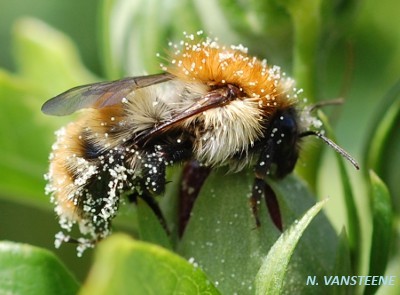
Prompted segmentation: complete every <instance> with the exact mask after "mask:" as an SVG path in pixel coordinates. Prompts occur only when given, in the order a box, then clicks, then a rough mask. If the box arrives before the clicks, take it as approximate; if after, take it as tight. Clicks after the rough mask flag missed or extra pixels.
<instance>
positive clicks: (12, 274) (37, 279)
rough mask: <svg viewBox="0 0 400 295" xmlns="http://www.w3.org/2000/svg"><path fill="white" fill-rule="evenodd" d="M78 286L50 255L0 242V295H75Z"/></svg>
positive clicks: (18, 245)
mask: <svg viewBox="0 0 400 295" xmlns="http://www.w3.org/2000/svg"><path fill="white" fill-rule="evenodd" d="M78 287H79V286H78V283H77V281H76V280H75V278H74V277H73V276H72V275H71V274H70V273H69V271H68V270H67V269H66V268H65V267H64V265H63V264H62V263H61V262H60V261H59V260H58V258H57V257H55V256H54V254H52V253H51V252H49V251H47V250H44V249H40V248H37V247H33V246H29V245H25V244H17V243H11V242H0V293H1V294H21V295H36V294H37V295H47V294H48V295H50V294H65V295H67V294H76V292H77V291H78Z"/></svg>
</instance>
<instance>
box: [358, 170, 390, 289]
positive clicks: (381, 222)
mask: <svg viewBox="0 0 400 295" xmlns="http://www.w3.org/2000/svg"><path fill="white" fill-rule="evenodd" d="M370 181H371V207H372V208H371V209H372V218H373V219H372V242H371V252H370V260H369V275H371V276H382V275H384V274H385V270H386V266H387V264H388V260H389V253H390V248H391V242H392V233H393V211H392V206H391V198H390V193H389V191H388V189H387V187H386V185H385V184H384V183H383V182H382V180H381V179H380V178H379V177H378V176H377V175H376V174H375V172H373V171H372V170H371V171H370ZM377 288H378V286H377V285H367V286H366V288H365V294H374V293H375V292H376V290H377Z"/></svg>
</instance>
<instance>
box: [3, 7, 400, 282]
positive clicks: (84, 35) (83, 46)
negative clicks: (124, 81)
mask: <svg viewBox="0 0 400 295" xmlns="http://www.w3.org/2000/svg"><path fill="white" fill-rule="evenodd" d="M173 2H174V1H164V2H163V1H161V2H160V3H163V4H160V5H158V6H157V3H158V1H154V0H152V1H145V0H143V1H140V0H137V1H103V2H99V1H95V0H87V1H77V0H70V1H51V0H32V1H26V0H25V1H23V0H16V1H11V0H2V1H1V3H0V68H1V69H0V83H1V84H0V100H1V103H2V104H3V107H2V108H1V109H0V125H1V128H0V132H1V133H0V169H1V170H2V171H0V177H1V178H2V179H0V239H6V240H12V241H18V242H26V243H30V244H33V245H38V246H41V247H45V248H48V249H51V250H52V251H55V252H56V253H57V255H59V256H60V257H61V258H62V259H63V260H64V262H65V263H66V264H67V265H68V266H69V267H70V268H71V269H73V271H74V273H75V274H76V275H77V276H78V278H79V279H80V280H83V278H84V277H85V275H86V272H87V268H88V265H89V261H90V259H91V257H90V254H89V255H85V256H84V257H83V258H76V254H75V248H74V247H69V246H68V245H64V246H63V247H62V248H61V249H59V250H54V248H53V240H54V234H55V233H56V232H58V231H59V226H58V223H57V221H56V218H55V214H54V213H53V210H52V206H51V204H50V203H49V202H48V197H47V196H45V195H44V193H43V191H44V185H45V182H44V180H43V174H44V173H45V172H46V169H47V155H48V153H49V151H50V148H51V144H52V142H53V139H54V138H53V135H52V134H53V131H54V130H56V129H57V128H58V127H59V126H61V125H62V124H64V123H65V122H67V121H68V120H70V119H71V118H48V117H45V116H44V115H42V114H41V113H40V106H41V104H42V103H43V102H44V101H46V100H47V99H48V98H50V97H51V96H53V95H55V94H57V93H59V92H61V91H63V90H65V89H67V88H69V87H72V86H74V85H77V84H83V83H86V82H90V81H95V80H98V79H101V78H96V77H102V79H105V78H118V77H121V76H123V75H132V74H141V73H143V72H144V71H145V70H147V71H149V72H154V71H156V70H157V68H158V63H159V61H158V60H157V59H156V58H155V53H156V52H163V50H164V49H165V48H166V44H167V42H168V41H170V40H174V39H175V38H176V36H181V32H182V31H189V32H193V31H194V30H197V29H204V31H205V32H213V34H214V35H215V36H218V37H220V39H221V40H222V41H225V42H229V43H243V44H244V45H246V46H248V47H249V50H250V52H251V53H256V54H258V55H259V56H261V57H265V58H268V61H269V62H270V63H272V64H273V63H277V64H280V65H282V67H283V69H284V70H285V71H286V72H288V73H289V74H290V75H295V76H296V78H299V80H300V81H301V82H300V83H304V85H307V77H306V75H307V74H304V75H301V74H299V72H300V73H301V69H300V70H299V67H297V68H296V66H294V65H293V60H294V59H296V58H294V57H293V56H296V52H294V51H295V50H293V48H292V38H293V36H294V34H296V33H294V32H293V30H292V26H291V23H290V22H289V19H290V17H289V14H290V13H288V12H287V11H286V9H285V8H284V7H285V3H286V2H290V1H278V0H277V1H259V2H257V3H255V2H254V1H249V2H248V4H246V1H241V2H240V3H241V5H243V7H240V5H239V4H238V3H237V2H235V1H228V0H225V1H222V0H221V1H212V0H209V1H195V0H194V1H189V0H187V1H182V2H179V4H176V3H173ZM311 2H312V1H311ZM316 2H318V1H316ZM321 3H322V5H321V7H322V8H321V10H322V14H321V18H320V19H318V21H317V22H316V25H317V27H314V29H308V31H307V28H306V34H305V35H306V36H307V38H308V37H310V36H311V37H312V34H320V36H321V38H320V42H319V43H318V44H317V46H316V47H315V49H312V50H310V52H311V53H312V55H313V56H314V58H315V59H313V58H311V60H313V61H314V62H315V67H314V72H313V73H311V76H312V77H314V79H315V80H313V82H312V86H310V88H312V90H306V92H307V94H308V95H309V97H310V98H311V99H317V100H322V99H334V98H337V97H344V98H345V100H346V103H345V104H344V105H343V106H341V107H339V108H334V109H332V108H330V109H329V110H328V111H327V112H328V114H329V117H330V118H331V122H332V124H333V125H334V126H335V128H334V129H335V134H336V138H337V140H338V142H339V144H340V145H341V146H342V147H344V148H345V149H346V150H347V151H349V152H350V153H351V154H352V155H354V157H355V158H356V159H358V160H359V161H360V163H361V167H362V170H361V172H356V171H354V170H353V169H352V168H351V167H349V166H348V167H347V168H349V169H348V171H349V173H350V175H351V177H350V178H351V181H352V183H353V190H354V194H355V195H356V200H357V205H358V210H359V215H360V218H361V221H362V222H361V228H362V238H363V239H364V240H363V241H364V243H363V244H364V246H365V249H363V251H364V256H367V255H368V247H369V246H368V243H369V242H368V241H369V239H368V237H369V235H370V234H371V228H370V226H371V216H370V215H369V205H370V204H369V195H368V189H367V188H366V184H365V176H366V173H367V171H368V169H370V168H374V169H375V170H377V172H378V174H379V175H380V176H381V177H382V178H383V179H384V180H385V181H386V182H387V183H388V185H389V187H390V190H391V192H392V194H393V204H394V207H395V209H396V212H397V215H398V212H399V210H400V206H399V202H400V201H399V194H400V186H399V184H398V176H397V168H398V167H400V156H399V150H400V139H399V137H400V135H399V130H400V125H399V122H400V119H399V115H398V108H399V106H398V101H399V91H400V90H399V89H398V88H399V86H396V85H397V83H400V82H399V78H400V25H399V24H400V21H399V19H398V15H397V14H398V11H400V3H399V2H398V1H397V0H383V1H380V2H379V3H377V2H376V1H373V0H366V1H355V0H352V1H346V0H343V1H340V0H336V1H334V0H331V1H328V0H326V1H321ZM113 4H114V6H113V7H114V8H113V9H114V10H113V13H114V15H113V14H112V13H110V15H108V17H109V18H107V16H105V13H104V11H106V10H107V9H108V8H109V9H111V8H110V7H111V6H112V5H113ZM116 4H118V5H116ZM311 6H312V5H311ZM107 7H108V8H107ZM306 7H308V6H306ZM124 8H125V11H124ZM126 8H129V9H126ZM308 8H310V9H311V8H312V7H308ZM118 12H119V14H118ZM292 13H294V14H295V13H296V12H292ZM297 15H300V16H299V18H302V17H303V18H305V19H307V17H309V18H310V19H312V10H310V11H307V10H304V11H303V13H300V14H297ZM25 17H34V18H37V19H39V20H41V21H43V22H44V23H46V24H47V25H49V26H50V27H52V28H54V29H56V30H59V31H60V32H62V33H63V34H65V35H67V36H68V37H69V38H70V39H68V38H66V37H65V36H62V37H61V36H60V35H59V34H60V33H59V32H56V31H53V29H50V28H49V27H47V26H46V25H44V24H41V23H38V22H36V21H32V20H26V19H25V20H24V21H22V22H21V18H25ZM129 17H131V18H134V19H135V20H137V22H136V23H135V22H133V23H130V24H129V25H126V24H125V23H124V19H126V18H129ZM107 20H108V21H110V22H109V23H107ZM166 24H172V25H169V26H167V25H166ZM126 27H129V29H130V31H129V29H128V32H127V31H126ZM124 29H125V30H124ZM38 30H39V31H40V30H42V33H43V34H42V35H41V36H38V35H35V34H37V33H38ZM108 30H109V31H108ZM31 32H32V34H31ZM120 35H122V37H121V36H120ZM116 36H117V37H119V38H120V39H123V40H129V42H128V41H126V44H128V45H129V46H128V45H126V44H125V43H124V46H126V48H125V47H124V48H125V49H124V50H125V51H124V50H122V49H121V48H122V45H120V44H119V43H118V42H117V41H115V38H117V37H116ZM123 37H126V38H125V39H124V38H123ZM311 37H310V38H311ZM64 38H66V39H64ZM71 40H73V42H71ZM143 40H145V41H143ZM52 44H58V45H60V44H62V46H60V47H62V48H65V52H64V51H60V52H59V51H58V49H57V48H53V47H52V46H53V45H52ZM143 44H144V45H143ZM75 46H76V47H75ZM118 46H120V47H118ZM43 48H46V50H47V51H48V52H51V53H52V54H54V56H55V57H59V56H63V57H64V59H63V60H64V62H63V61H61V59H60V60H59V59H57V58H54V59H52V58H53V56H52V55H50V54H49V55H48V56H42V55H40V52H42V51H43V50H42V49H43ZM143 48H145V49H143ZM39 49H40V50H39ZM143 52H144V53H143ZM293 52H294V53H293ZM142 56H143V58H142ZM65 57H66V58H65ZM299 75H300V76H299ZM396 106H397V109H396ZM391 110H392V111H393V110H394V111H393V112H394V115H393V117H394V119H393V121H392V122H391V123H388V124H389V127H387V128H386V129H385V130H384V131H382V132H381V133H380V134H381V137H379V136H377V133H376V130H375V128H376V127H377V126H381V123H382V121H383V119H384V118H387V114H388V113H389V112H390V111H391ZM382 134H383V135H382ZM377 138H379V140H380V141H379V142H378V143H377V142H376V139H377ZM311 145H320V143H315V142H312V143H311ZM376 145H377V146H376ZM371 149H373V152H371ZM299 165H300V166H306V165H307V163H306V161H305V160H302V159H300V161H299ZM320 167H321V168H320V170H318V174H317V177H318V181H317V195H318V196H320V198H324V197H326V196H331V200H330V202H329V205H328V206H326V208H325V209H326V212H327V214H328V216H329V217H330V219H331V221H332V223H333V225H334V226H335V228H336V229H337V230H338V231H340V230H341V228H342V226H343V224H344V223H345V217H344V216H345V215H344V212H345V210H344V206H345V205H344V204H343V201H342V198H341V197H340V196H341V195H342V190H341V184H340V179H339V173H338V172H337V167H336V165H335V164H334V158H333V152H332V151H327V152H326V153H324V158H323V162H322V165H321V166H320ZM396 243H398V241H397V242H396ZM394 245H395V246H396V244H394ZM395 246H394V247H395ZM364 264H365V265H364V269H365V268H366V267H367V265H366V262H365V263H364ZM398 267H399V266H398V265H397V264H396V265H394V266H393V269H396V268H397V269H398Z"/></svg>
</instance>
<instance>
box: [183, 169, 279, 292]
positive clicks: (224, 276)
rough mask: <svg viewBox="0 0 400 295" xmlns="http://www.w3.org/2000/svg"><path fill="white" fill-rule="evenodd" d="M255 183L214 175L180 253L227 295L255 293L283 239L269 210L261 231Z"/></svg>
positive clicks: (221, 173)
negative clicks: (253, 203)
mask: <svg viewBox="0 0 400 295" xmlns="http://www.w3.org/2000/svg"><path fill="white" fill-rule="evenodd" d="M253 178H254V176H253V174H252V173H246V172H245V173H236V174H226V171H225V170H224V169H218V170H216V171H212V172H211V174H210V175H209V177H208V178H207V180H206V182H205V184H204V185H203V187H202V189H201V192H200V195H199V197H198V199H197V200H196V202H195V204H194V208H193V211H192V214H191V217H190V220H189V222H188V225H187V227H186V230H185V232H184V234H183V238H182V240H181V242H180V243H179V245H178V253H180V254H181V255H182V256H184V257H186V258H187V259H194V260H195V261H196V263H198V265H199V266H200V267H201V268H202V269H203V270H204V271H205V272H206V273H207V275H208V277H209V278H210V279H211V281H212V282H213V283H214V284H215V285H216V286H217V287H218V289H219V290H221V292H222V293H223V294H233V293H235V292H236V293H239V294H253V293H254V282H253V281H254V277H255V275H256V273H257V270H258V268H259V266H260V265H261V259H262V257H263V256H264V255H265V253H267V251H268V249H269V248H270V247H271V246H272V244H273V243H274V241H275V240H276V239H277V237H278V235H279V232H278V230H277V229H276V227H275V226H274V224H273V223H272V222H271V219H270V218H269V215H268V213H267V212H266V208H265V207H266V206H265V205H264V206H260V207H261V208H260V209H261V210H260V213H259V215H260V219H261V220H260V221H261V226H260V227H259V228H256V225H255V219H254V216H253V214H252V212H251V210H250V203H249V195H250V192H251V186H252V182H253ZM262 204H264V202H262Z"/></svg>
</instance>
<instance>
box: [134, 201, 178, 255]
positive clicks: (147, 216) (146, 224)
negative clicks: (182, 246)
mask: <svg viewBox="0 0 400 295" xmlns="http://www.w3.org/2000/svg"><path fill="white" fill-rule="evenodd" d="M137 203H138V204H137V216H138V225H139V237H140V239H141V240H142V241H146V242H150V243H153V244H157V245H160V246H163V247H164V248H167V249H171V248H172V246H171V241H170V240H169V238H168V236H167V233H166V231H165V229H164V228H163V227H162V225H161V223H160V221H159V219H158V218H157V216H156V215H155V214H154V212H153V210H152V209H151V208H150V207H149V205H148V204H147V203H146V202H144V201H143V200H142V199H140V198H138V202H137Z"/></svg>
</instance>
